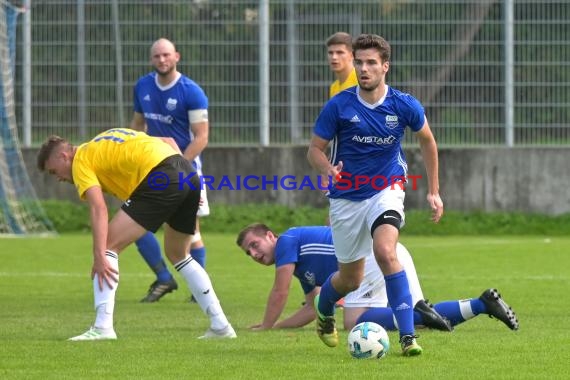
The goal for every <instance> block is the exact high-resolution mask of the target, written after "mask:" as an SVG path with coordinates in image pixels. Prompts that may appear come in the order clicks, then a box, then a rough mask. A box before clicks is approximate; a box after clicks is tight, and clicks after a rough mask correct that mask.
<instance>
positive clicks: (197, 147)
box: [184, 111, 210, 161]
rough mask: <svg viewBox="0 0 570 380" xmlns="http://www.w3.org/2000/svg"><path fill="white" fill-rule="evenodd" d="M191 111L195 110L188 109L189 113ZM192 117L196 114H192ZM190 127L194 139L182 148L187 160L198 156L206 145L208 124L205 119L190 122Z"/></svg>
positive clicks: (192, 159)
mask: <svg viewBox="0 0 570 380" xmlns="http://www.w3.org/2000/svg"><path fill="white" fill-rule="evenodd" d="M192 112H197V111H190V113H192ZM191 117H192V116H191ZM194 118H196V116H194ZM190 129H191V131H192V134H193V135H194V139H193V140H192V142H191V143H190V144H189V145H188V146H187V147H186V149H185V150H184V157H186V159H187V160H189V161H194V159H195V158H196V157H198V156H199V155H200V153H202V151H203V150H204V149H205V148H206V146H207V145H208V135H209V130H210V125H209V123H208V120H207V119H206V120H201V121H196V122H193V123H191V124H190Z"/></svg>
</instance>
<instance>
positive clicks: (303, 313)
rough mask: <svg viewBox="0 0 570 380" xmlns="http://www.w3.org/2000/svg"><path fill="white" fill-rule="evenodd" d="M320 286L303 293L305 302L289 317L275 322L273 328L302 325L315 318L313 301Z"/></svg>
mask: <svg viewBox="0 0 570 380" xmlns="http://www.w3.org/2000/svg"><path fill="white" fill-rule="evenodd" d="M320 290H321V288H320V287H316V288H314V289H313V290H312V291H310V292H309V293H307V294H305V304H304V305H303V307H301V308H300V309H299V310H297V311H296V312H295V313H294V314H293V315H291V316H290V317H288V318H286V319H284V320H282V321H279V322H277V323H276V324H275V326H274V327H273V328H280V329H285V328H293V327H303V326H305V325H306V324H308V323H311V322H312V321H314V320H315V316H316V313H315V306H314V305H313V302H314V300H315V297H316V296H317V294H319V292H320Z"/></svg>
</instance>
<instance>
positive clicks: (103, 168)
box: [37, 128, 236, 341]
mask: <svg viewBox="0 0 570 380" xmlns="http://www.w3.org/2000/svg"><path fill="white" fill-rule="evenodd" d="M37 162H38V168H39V169H40V170H41V171H46V172H47V173H48V174H50V175H53V176H55V177H57V179H58V180H60V181H65V182H69V183H72V184H74V185H75V187H76V188H77V192H78V193H79V197H80V198H81V199H82V200H85V201H87V203H88V204H89V212H90V219H91V226H92V234H93V268H92V270H91V275H92V278H93V291H94V298H95V310H96V317H95V323H94V324H93V326H92V327H91V328H90V329H89V330H88V331H87V332H85V333H83V334H81V335H78V336H75V337H73V338H70V340H72V341H88V340H89V341H92V340H107V339H117V335H116V333H115V330H114V327H113V310H114V306H115V293H116V291H117V286H118V282H119V261H118V255H119V253H120V252H121V251H122V250H124V249H125V248H126V247H127V246H128V245H129V244H131V243H132V242H134V241H135V240H137V239H138V238H140V237H141V236H143V235H144V234H145V233H146V232H147V231H152V232H156V230H158V229H159V228H160V226H161V225H162V224H163V223H164V248H165V251H166V256H167V257H168V259H169V260H170V262H171V263H172V264H173V265H174V267H175V268H176V270H178V272H179V273H180V275H181V276H182V277H183V278H184V279H185V280H186V282H187V284H188V288H189V289H190V291H191V292H192V294H193V295H194V296H195V298H196V300H197V302H198V304H199V305H200V308H201V309H202V311H203V312H204V313H205V314H206V315H207V316H208V317H209V318H210V327H209V328H208V330H207V331H206V334H204V335H203V336H202V337H201V338H235V337H236V333H235V331H234V329H233V327H232V326H231V324H230V323H229V321H228V319H227V318H226V315H225V314H224V312H223V310H222V307H221V305H220V301H219V300H218V297H217V296H216V293H215V292H214V289H213V288H212V283H211V281H210V278H209V276H208V274H207V273H206V271H205V270H204V268H202V267H201V266H200V265H199V264H198V263H196V261H194V259H193V258H192V257H191V256H190V255H189V254H188V251H189V249H190V244H191V240H192V235H193V234H194V231H195V227H196V213H197V211H198V204H199V201H200V182H199V179H198V178H197V175H196V173H195V170H194V168H193V166H192V164H191V163H190V162H189V161H188V160H186V159H185V158H184V157H183V156H182V155H181V153H180V150H179V149H178V147H177V145H176V143H175V142H174V140H173V139H170V138H157V137H151V136H148V135H147V134H146V133H144V132H137V131H134V130H131V129H126V128H116V129H110V130H108V131H106V132H103V133H101V134H99V135H97V136H96V137H95V138H94V139H93V140H91V141H89V142H87V143H84V144H82V145H80V146H73V145H72V144H70V143H69V142H67V141H66V140H65V139H63V138H61V137H58V136H51V137H50V138H48V139H47V140H46V142H44V144H43V145H42V147H41V149H40V151H39V153H38V160H37ZM103 192H106V193H110V194H112V195H114V196H116V197H117V198H119V199H121V200H123V201H124V203H123V205H122V206H121V208H120V209H119V211H117V213H116V214H115V215H114V216H113V217H112V218H111V220H110V221H108V220H109V218H108V216H109V215H108V209H107V205H106V203H105V199H104V197H103Z"/></svg>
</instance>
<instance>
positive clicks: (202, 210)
mask: <svg viewBox="0 0 570 380" xmlns="http://www.w3.org/2000/svg"><path fill="white" fill-rule="evenodd" d="M196 172H197V173H198V175H199V176H200V177H202V175H203V173H202V169H201V168H200V169H198V170H196ZM208 215H210V204H209V203H208V193H207V192H206V186H202V188H201V189H200V205H199V206H198V212H197V213H196V216H198V217H201V216H208Z"/></svg>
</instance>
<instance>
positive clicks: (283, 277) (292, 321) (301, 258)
mask: <svg viewBox="0 0 570 380" xmlns="http://www.w3.org/2000/svg"><path fill="white" fill-rule="evenodd" d="M237 245H238V246H239V247H240V248H241V249H243V250H244V251H245V252H246V254H247V255H248V256H250V257H251V258H252V259H253V260H254V261H255V262H257V263H259V264H263V265H267V266H269V265H275V279H274V283H273V288H272V289H271V292H270V294H269V298H268V300H267V305H266V309H265V316H264V318H263V321H262V322H261V323H259V324H256V325H254V326H252V327H251V328H252V329H253V330H264V329H271V328H292V327H301V326H304V325H306V324H308V323H310V322H312V321H313V320H314V319H315V317H316V314H315V309H314V306H313V300H314V298H315V296H316V295H318V294H319V292H320V286H321V284H322V283H323V282H324V281H325V280H326V279H327V278H328V277H329V276H330V274H331V273H333V272H335V271H336V270H337V266H338V264H337V261H336V256H335V254H334V245H333V242H332V235H331V228H330V227H328V226H311V227H293V228H290V229H288V230H287V231H285V232H284V233H283V234H281V235H280V236H278V235H277V234H276V233H274V232H273V231H272V230H271V229H269V227H267V226H266V225H264V224H261V223H256V224H252V225H249V226H248V227H246V228H244V229H243V230H242V231H241V232H240V233H239V235H238V237H237ZM396 252H397V255H398V259H399V261H400V262H401V263H402V265H403V266H404V269H405V271H406V275H407V277H408V282H409V284H410V290H411V294H412V300H413V304H414V305H415V307H414V323H415V324H416V325H417V326H425V327H429V328H433V329H437V330H443V331H452V329H453V326H455V325H457V324H460V323H462V322H464V321H466V320H468V319H471V318H473V317H475V316H476V315H479V314H488V315H489V316H493V317H495V318H497V319H499V320H501V321H502V322H504V323H505V324H506V325H507V326H508V327H509V328H510V329H512V330H516V329H518V326H519V325H518V321H517V318H516V315H515V313H514V311H513V310H512V309H511V308H510V307H509V306H508V305H507V304H506V303H505V302H504V301H503V300H502V298H501V297H500V295H499V293H498V292H497V290H496V289H488V290H486V291H485V292H483V294H482V295H481V296H480V297H478V298H471V299H466V300H459V301H445V302H440V303H438V304H436V305H434V306H432V305H430V304H429V303H428V302H427V301H426V300H424V296H423V293H422V289H421V287H420V284H419V280H418V276H417V274H416V269H415V266H414V262H413V260H412V257H411V256H410V254H409V252H408V250H407V249H406V248H405V247H404V246H403V245H402V244H400V243H398V245H397V248H396ZM293 276H294V277H297V279H298V280H299V281H300V283H301V287H302V288H303V291H304V293H305V302H304V305H303V307H301V308H300V309H299V310H297V312H295V313H294V314H293V315H291V316H290V317H288V318H286V319H283V320H279V317H280V316H281V313H282V312H283V309H284V308H285V304H286V303H287V298H288V295H289V286H290V284H291V279H292V278H293ZM343 313H344V328H345V329H351V328H352V327H353V326H354V325H355V324H356V323H360V322H363V321H371V322H376V323H378V324H380V325H381V326H383V327H384V328H386V329H387V330H397V326H396V324H395V322H394V321H395V319H394V314H393V312H392V309H391V308H389V307H388V299H387V296H386V287H385V283H384V276H383V275H382V273H381V272H380V269H379V268H378V265H376V263H375V259H374V256H373V255H372V254H370V256H368V257H367V258H366V262H365V272H364V280H363V281H362V283H361V285H360V287H359V288H358V289H357V290H355V291H354V292H351V293H349V294H348V295H346V296H345V305H344V310H343Z"/></svg>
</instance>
